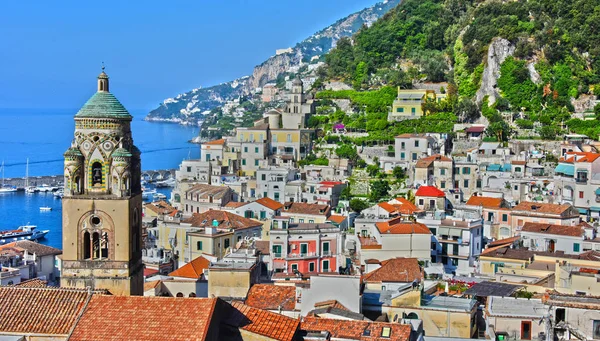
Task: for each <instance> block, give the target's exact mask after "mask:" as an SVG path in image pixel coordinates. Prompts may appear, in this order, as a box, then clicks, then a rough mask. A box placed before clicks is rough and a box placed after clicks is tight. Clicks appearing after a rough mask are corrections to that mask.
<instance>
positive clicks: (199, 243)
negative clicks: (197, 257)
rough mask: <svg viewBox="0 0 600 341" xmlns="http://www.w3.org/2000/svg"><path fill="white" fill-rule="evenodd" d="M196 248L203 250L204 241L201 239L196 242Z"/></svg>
mask: <svg viewBox="0 0 600 341" xmlns="http://www.w3.org/2000/svg"><path fill="white" fill-rule="evenodd" d="M196 250H198V251H200V250H202V242H201V241H198V242H196Z"/></svg>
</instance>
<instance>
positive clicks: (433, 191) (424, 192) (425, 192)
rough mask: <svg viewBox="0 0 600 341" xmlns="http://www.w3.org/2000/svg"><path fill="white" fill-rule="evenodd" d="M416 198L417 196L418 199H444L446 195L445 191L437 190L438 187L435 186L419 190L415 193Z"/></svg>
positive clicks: (423, 187) (422, 187)
mask: <svg viewBox="0 0 600 341" xmlns="http://www.w3.org/2000/svg"><path fill="white" fill-rule="evenodd" d="M415 196H417V197H438V198H442V197H445V196H446V194H444V192H443V191H441V190H439V189H437V187H435V186H421V187H419V189H418V190H417V193H415Z"/></svg>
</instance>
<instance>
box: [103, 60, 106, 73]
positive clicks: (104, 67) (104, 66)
mask: <svg viewBox="0 0 600 341" xmlns="http://www.w3.org/2000/svg"><path fill="white" fill-rule="evenodd" d="M104 69H106V65H104V61H103V62H102V72H104Z"/></svg>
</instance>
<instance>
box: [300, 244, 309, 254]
mask: <svg viewBox="0 0 600 341" xmlns="http://www.w3.org/2000/svg"><path fill="white" fill-rule="evenodd" d="M300 253H301V254H303V255H305V254H307V253H308V244H306V243H302V244H300Z"/></svg>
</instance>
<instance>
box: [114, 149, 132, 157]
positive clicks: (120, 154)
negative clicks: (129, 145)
mask: <svg viewBox="0 0 600 341" xmlns="http://www.w3.org/2000/svg"><path fill="white" fill-rule="evenodd" d="M131 156H132V155H131V153H130V152H129V151H128V150H127V149H125V148H117V149H116V150H115V151H114V152H113V153H112V157H131Z"/></svg>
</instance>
